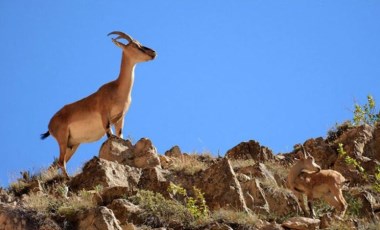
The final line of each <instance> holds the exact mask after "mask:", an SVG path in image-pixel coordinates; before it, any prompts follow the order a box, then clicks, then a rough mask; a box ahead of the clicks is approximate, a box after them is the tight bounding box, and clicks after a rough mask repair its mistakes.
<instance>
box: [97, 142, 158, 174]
mask: <svg viewBox="0 0 380 230" xmlns="http://www.w3.org/2000/svg"><path fill="white" fill-rule="evenodd" d="M99 158H102V159H106V160H109V161H115V162H118V163H120V164H124V165H129V166H132V167H137V168H153V167H156V166H160V158H159V157H158V153H157V149H156V147H154V146H153V144H152V142H151V141H150V140H149V139H147V138H141V139H140V140H139V141H138V142H137V143H136V144H135V145H132V143H131V142H130V141H129V140H124V139H121V138H118V137H116V136H111V137H110V138H108V139H107V140H106V141H105V142H104V143H103V144H102V146H101V148H100V150H99Z"/></svg>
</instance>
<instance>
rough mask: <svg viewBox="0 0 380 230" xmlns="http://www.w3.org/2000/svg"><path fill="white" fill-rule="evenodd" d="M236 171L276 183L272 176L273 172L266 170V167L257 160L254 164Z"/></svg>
mask: <svg viewBox="0 0 380 230" xmlns="http://www.w3.org/2000/svg"><path fill="white" fill-rule="evenodd" d="M236 172H238V173H243V174H245V175H248V176H249V177H252V178H262V179H264V180H268V181H270V183H273V184H276V185H277V181H276V179H275V178H274V176H273V174H272V173H271V172H270V171H269V170H268V168H267V167H266V166H265V165H264V164H263V163H260V162H257V163H256V164H254V165H252V166H247V167H243V168H240V169H238V170H236Z"/></svg>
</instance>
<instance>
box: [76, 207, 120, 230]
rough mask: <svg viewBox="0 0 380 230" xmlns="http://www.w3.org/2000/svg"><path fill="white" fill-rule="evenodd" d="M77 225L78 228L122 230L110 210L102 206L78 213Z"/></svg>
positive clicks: (83, 229)
mask: <svg viewBox="0 0 380 230" xmlns="http://www.w3.org/2000/svg"><path fill="white" fill-rule="evenodd" d="M77 227H78V228H77V229H79V230H99V229H102V230H122V228H121V227H120V225H119V221H118V220H117V219H116V217H115V215H114V214H113V212H112V210H110V209H108V208H106V207H104V206H100V207H97V208H95V209H91V210H87V211H84V212H82V213H81V214H79V216H78V224H77Z"/></svg>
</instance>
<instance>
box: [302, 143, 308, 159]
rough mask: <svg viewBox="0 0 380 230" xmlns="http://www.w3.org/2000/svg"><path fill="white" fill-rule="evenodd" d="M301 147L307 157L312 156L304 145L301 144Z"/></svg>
mask: <svg viewBox="0 0 380 230" xmlns="http://www.w3.org/2000/svg"><path fill="white" fill-rule="evenodd" d="M301 148H302V152H303V154H304V155H305V157H308V156H310V153H308V152H306V150H305V147H304V146H303V145H301Z"/></svg>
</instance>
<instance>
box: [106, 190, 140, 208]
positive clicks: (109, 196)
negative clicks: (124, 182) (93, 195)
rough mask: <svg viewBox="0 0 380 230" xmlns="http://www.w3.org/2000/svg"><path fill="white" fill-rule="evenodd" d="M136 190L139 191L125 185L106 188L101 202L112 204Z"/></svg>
mask: <svg viewBox="0 0 380 230" xmlns="http://www.w3.org/2000/svg"><path fill="white" fill-rule="evenodd" d="M136 192H137V191H134V189H131V188H130V187H125V186H113V187H108V188H105V189H104V190H103V191H102V193H101V194H100V197H101V201H102V202H101V204H102V205H107V204H110V203H111V202H112V201H113V200H115V199H119V198H125V197H128V196H132V195H134V194H135V193H136Z"/></svg>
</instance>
